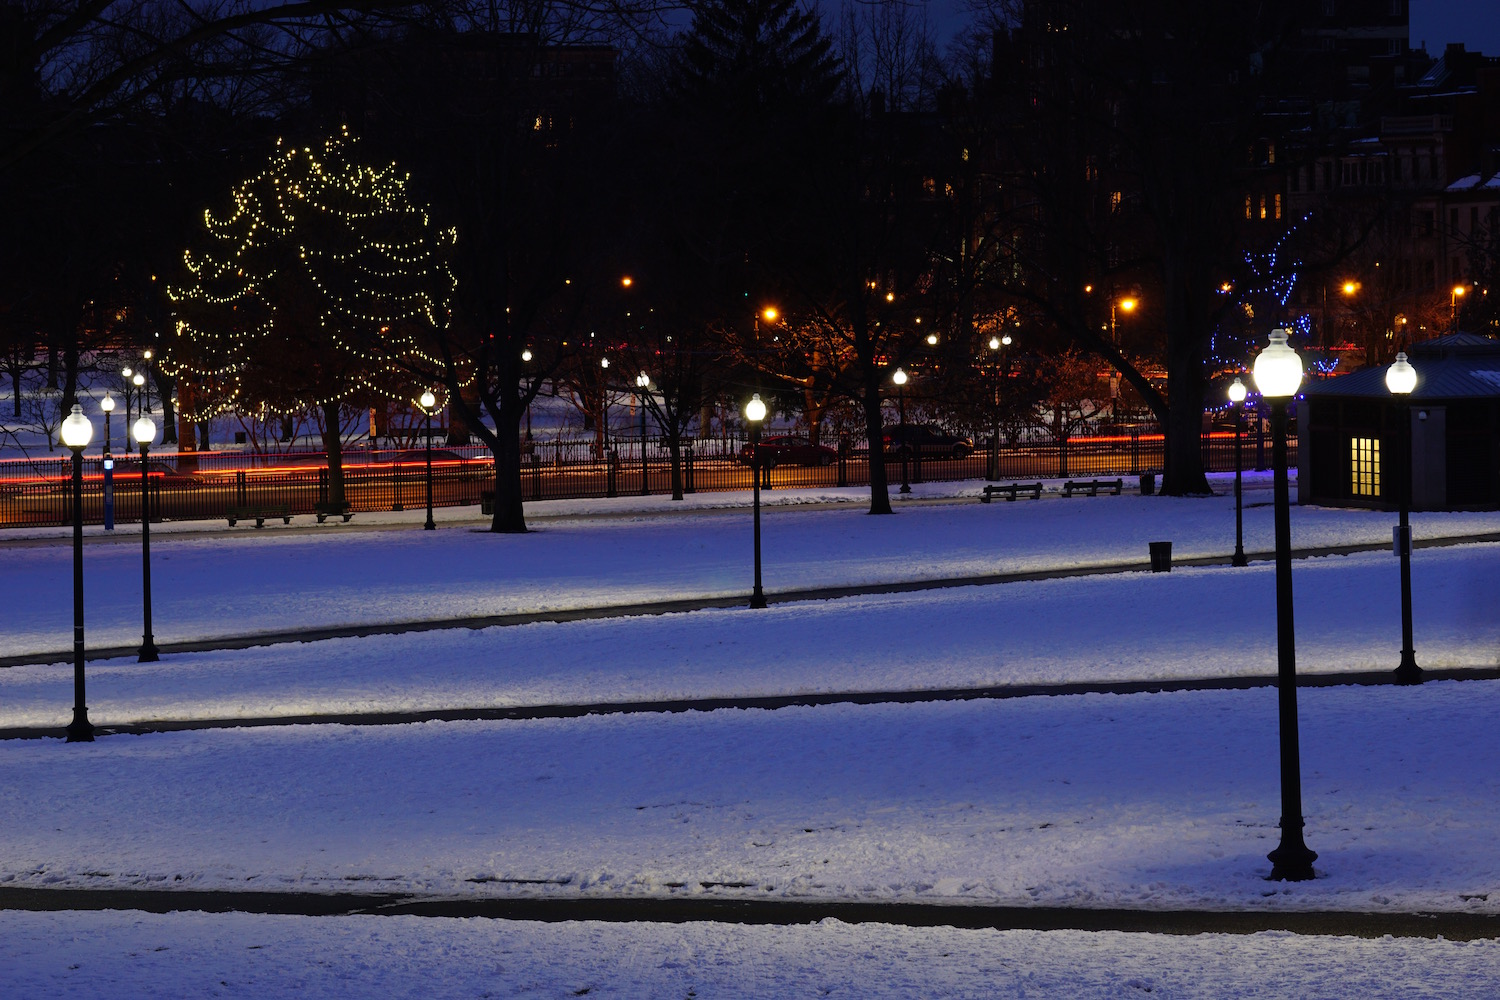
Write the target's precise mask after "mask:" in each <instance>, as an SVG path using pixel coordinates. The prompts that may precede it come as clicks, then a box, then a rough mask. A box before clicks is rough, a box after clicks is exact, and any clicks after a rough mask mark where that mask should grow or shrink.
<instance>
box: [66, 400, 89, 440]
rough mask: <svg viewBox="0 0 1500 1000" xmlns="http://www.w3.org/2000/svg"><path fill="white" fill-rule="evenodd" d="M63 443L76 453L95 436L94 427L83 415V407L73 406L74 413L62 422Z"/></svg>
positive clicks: (75, 404)
mask: <svg viewBox="0 0 1500 1000" xmlns="http://www.w3.org/2000/svg"><path fill="white" fill-rule="evenodd" d="M60 433H61V435H62V443H63V444H65V445H67V446H68V447H69V448H72V449H73V450H74V451H81V450H83V448H85V447H86V446H87V445H88V443H89V441H90V440H91V439H92V438H93V436H94V425H93V424H92V423H90V422H89V418H88V417H85V416H84V415H83V407H82V406H80V405H79V404H77V403H74V404H73V412H72V413H69V414H68V416H67V418H66V419H65V420H63V422H62V428H61V430H60Z"/></svg>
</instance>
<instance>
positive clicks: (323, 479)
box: [318, 469, 328, 510]
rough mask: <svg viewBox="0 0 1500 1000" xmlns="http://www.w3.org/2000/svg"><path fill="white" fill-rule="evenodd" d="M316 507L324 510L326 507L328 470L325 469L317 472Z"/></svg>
mask: <svg viewBox="0 0 1500 1000" xmlns="http://www.w3.org/2000/svg"><path fill="white" fill-rule="evenodd" d="M318 506H319V507H322V508H324V509H325V510H326V509H327V507H328V470H327V469H319V470H318Z"/></svg>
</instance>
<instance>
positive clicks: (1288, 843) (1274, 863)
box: [1266, 823, 1318, 882]
mask: <svg viewBox="0 0 1500 1000" xmlns="http://www.w3.org/2000/svg"><path fill="white" fill-rule="evenodd" d="M1298 826H1299V827H1300V826H1301V824H1300V823H1299V824H1298ZM1266 857H1267V858H1268V859H1269V860H1270V862H1271V874H1270V875H1269V876H1267V880H1268V881H1271V882H1309V881H1311V880H1312V879H1314V878H1315V877H1316V876H1315V875H1314V874H1313V866H1312V863H1313V862H1314V861H1316V860H1318V852H1317V851H1314V850H1313V849H1311V848H1310V847H1308V846H1307V845H1306V844H1304V843H1303V842H1302V831H1301V829H1300V828H1299V829H1298V830H1296V831H1295V832H1294V833H1291V834H1288V833H1287V832H1286V831H1285V830H1283V831H1282V837H1281V846H1279V847H1277V848H1276V850H1274V851H1272V852H1271V853H1270V854H1267V855H1266Z"/></svg>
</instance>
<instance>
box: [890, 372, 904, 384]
mask: <svg viewBox="0 0 1500 1000" xmlns="http://www.w3.org/2000/svg"><path fill="white" fill-rule="evenodd" d="M891 381H892V382H894V383H896V384H897V385H905V384H906V372H904V371H902V370H901V369H900V368H897V369H896V373H895V374H894V375H892V376H891Z"/></svg>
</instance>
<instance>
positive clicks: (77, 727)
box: [68, 708, 94, 743]
mask: <svg viewBox="0 0 1500 1000" xmlns="http://www.w3.org/2000/svg"><path fill="white" fill-rule="evenodd" d="M68 742H69V743H92V742H94V724H93V723H92V722H90V721H89V710H88V709H87V708H75V709H73V721H72V722H70V723H68Z"/></svg>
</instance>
